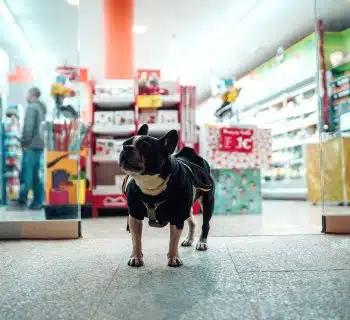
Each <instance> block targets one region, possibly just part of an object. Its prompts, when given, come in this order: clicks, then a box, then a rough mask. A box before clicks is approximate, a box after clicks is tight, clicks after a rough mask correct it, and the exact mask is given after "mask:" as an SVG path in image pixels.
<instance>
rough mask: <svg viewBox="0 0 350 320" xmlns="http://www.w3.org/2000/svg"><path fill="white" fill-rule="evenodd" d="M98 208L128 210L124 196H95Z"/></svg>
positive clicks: (95, 203) (95, 204)
mask: <svg viewBox="0 0 350 320" xmlns="http://www.w3.org/2000/svg"><path fill="white" fill-rule="evenodd" d="M94 206H95V207H96V208H127V207H128V204H127V202H126V199H125V197H124V196H123V195H122V194H117V195H96V196H94Z"/></svg>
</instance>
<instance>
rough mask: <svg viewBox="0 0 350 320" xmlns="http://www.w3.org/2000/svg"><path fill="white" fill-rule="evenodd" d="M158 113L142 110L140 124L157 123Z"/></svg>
mask: <svg viewBox="0 0 350 320" xmlns="http://www.w3.org/2000/svg"><path fill="white" fill-rule="evenodd" d="M157 118H158V112H157V111H156V110H142V112H140V113H139V123H140V124H144V123H147V124H154V123H156V122H157Z"/></svg>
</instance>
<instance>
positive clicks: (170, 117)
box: [157, 110, 179, 124]
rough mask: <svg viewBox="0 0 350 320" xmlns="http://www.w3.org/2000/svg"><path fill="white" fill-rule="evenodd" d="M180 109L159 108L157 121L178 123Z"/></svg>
mask: <svg viewBox="0 0 350 320" xmlns="http://www.w3.org/2000/svg"><path fill="white" fill-rule="evenodd" d="M178 114H179V113H178V111H177V110H159V112H158V117H157V123H162V124H170V123H178V122H179V120H178Z"/></svg>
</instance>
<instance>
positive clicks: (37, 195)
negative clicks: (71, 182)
mask: <svg viewBox="0 0 350 320" xmlns="http://www.w3.org/2000/svg"><path fill="white" fill-rule="evenodd" d="M40 96H41V92H40V89H38V88H36V87H33V88H31V89H29V91H28V95H27V102H28V106H27V108H26V111H25V116H24V123H23V132H22V138H21V145H22V150H23V155H22V157H23V159H22V169H21V170H22V172H21V180H22V181H21V188H20V194H19V200H18V202H19V205H27V202H28V192H29V191H30V190H32V191H33V202H32V203H31V205H30V206H29V208H30V209H33V210H37V209H41V208H42V205H43V201H44V184H43V181H41V177H40V167H41V165H42V162H43V157H44V136H43V132H42V124H43V122H44V121H45V118H46V106H45V105H44V103H42V102H41V101H40Z"/></svg>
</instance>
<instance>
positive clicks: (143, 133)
mask: <svg viewBox="0 0 350 320" xmlns="http://www.w3.org/2000/svg"><path fill="white" fill-rule="evenodd" d="M137 135H138V136H147V135H148V125H147V124H143V125H142V126H141V127H140V129H139V130H138V131H137Z"/></svg>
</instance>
